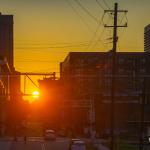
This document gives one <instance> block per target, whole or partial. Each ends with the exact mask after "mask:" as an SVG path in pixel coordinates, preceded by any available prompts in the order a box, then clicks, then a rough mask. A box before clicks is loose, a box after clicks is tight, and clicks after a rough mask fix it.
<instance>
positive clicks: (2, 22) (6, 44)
mask: <svg viewBox="0 0 150 150" xmlns="http://www.w3.org/2000/svg"><path fill="white" fill-rule="evenodd" d="M0 54H1V55H2V56H5V57H6V58H7V61H8V64H9V66H10V68H13V15H2V14H0Z"/></svg>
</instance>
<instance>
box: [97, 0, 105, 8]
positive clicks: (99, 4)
mask: <svg viewBox="0 0 150 150" xmlns="http://www.w3.org/2000/svg"><path fill="white" fill-rule="evenodd" d="M96 2H97V4H98V6H99V7H100V8H102V9H103V10H105V8H104V7H103V5H102V4H101V3H100V2H99V1H98V0H96Z"/></svg>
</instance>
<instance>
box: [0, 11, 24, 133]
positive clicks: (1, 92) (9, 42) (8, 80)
mask: <svg viewBox="0 0 150 150" xmlns="http://www.w3.org/2000/svg"><path fill="white" fill-rule="evenodd" d="M13 57H14V56H13V15H2V14H1V13H0V74H1V75H0V83H1V84H0V101H1V103H0V134H4V133H6V124H7V125H8V126H9V127H8V128H7V129H10V128H11V126H13V125H14V122H12V121H14V120H13V119H14V118H13V117H14V116H15V115H16V111H17V108H16V103H17V102H18V100H22V96H21V91H20V75H19V72H17V71H16V70H15V68H14V62H13V59H14V58H13ZM13 74H15V75H13ZM16 74H18V75H16ZM10 107H13V109H12V110H13V111H12V112H9V115H8V111H9V110H10V109H9V108H10ZM12 114H15V115H12ZM10 115H12V116H13V117H12V116H11V117H8V116H10ZM10 118H11V120H12V121H10ZM6 120H7V121H6ZM6 122H7V123H6ZM10 122H11V123H10Z"/></svg>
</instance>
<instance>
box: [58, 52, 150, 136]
mask: <svg viewBox="0 0 150 150" xmlns="http://www.w3.org/2000/svg"><path fill="white" fill-rule="evenodd" d="M115 63H116V70H115V73H116V78H115V91H114V99H115V120H116V121H115V127H116V129H117V128H124V127H125V126H127V121H128V120H138V119H139V116H140V111H139V110H140V101H141V98H142V96H141V95H142V92H143V87H144V86H145V87H146V91H147V95H146V97H147V104H148V103H150V102H149V101H148V97H149V92H150V86H149V83H150V81H148V80H149V79H146V80H147V83H146V85H144V80H145V78H144V75H150V69H149V68H148V66H149V65H150V55H149V54H147V53H144V52H117V53H116V61H115ZM60 79H61V80H63V81H64V83H65V86H67V88H68V92H69V94H70V98H69V99H68V101H76V103H79V105H78V108H81V106H82V105H83V106H84V103H82V100H83V101H85V100H87V101H89V103H88V104H89V108H88V107H87V108H88V109H87V111H88V112H91V108H92V107H93V106H94V111H95V114H94V115H93V117H95V118H93V120H94V121H93V122H94V123H95V125H96V128H97V130H99V131H100V132H101V133H102V132H105V131H106V130H109V127H110V104H111V89H112V84H111V83H112V53H111V52H71V53H69V55H68V56H67V57H66V59H65V60H64V62H62V63H61V66H60ZM92 102H93V103H92ZM81 104H82V105H81ZM147 106H149V105H147ZM88 112H87V113H88ZM90 114H92V113H89V118H90V116H91V115H90ZM147 114H148V113H147ZM85 118H87V117H85ZM87 119H88V118H87ZM87 121H88V120H87ZM89 121H90V120H89ZM85 122H86V121H85Z"/></svg>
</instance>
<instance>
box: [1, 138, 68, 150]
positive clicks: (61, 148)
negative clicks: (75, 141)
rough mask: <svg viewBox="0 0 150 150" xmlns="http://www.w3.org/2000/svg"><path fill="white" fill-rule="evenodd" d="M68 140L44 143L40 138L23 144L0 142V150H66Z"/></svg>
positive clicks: (59, 139)
mask: <svg viewBox="0 0 150 150" xmlns="http://www.w3.org/2000/svg"><path fill="white" fill-rule="evenodd" d="M68 148H69V140H68V139H64V138H57V139H56V141H44V140H43V139H42V138H28V141H27V143H26V144H25V143H24V141H23V140H21V139H20V140H19V141H17V142H15V141H10V140H5V141H0V150H68Z"/></svg>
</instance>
